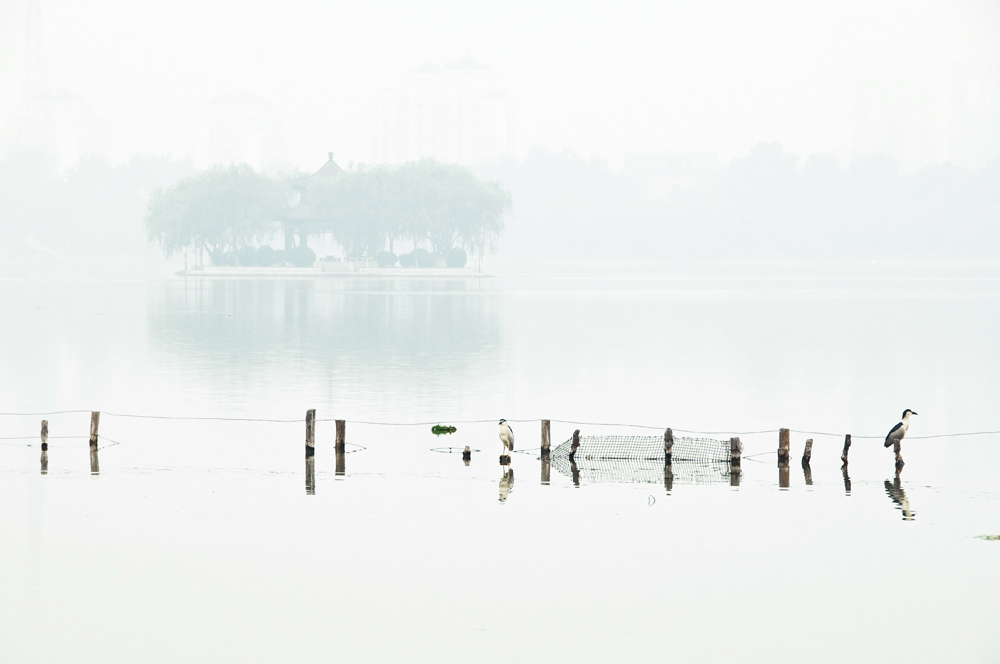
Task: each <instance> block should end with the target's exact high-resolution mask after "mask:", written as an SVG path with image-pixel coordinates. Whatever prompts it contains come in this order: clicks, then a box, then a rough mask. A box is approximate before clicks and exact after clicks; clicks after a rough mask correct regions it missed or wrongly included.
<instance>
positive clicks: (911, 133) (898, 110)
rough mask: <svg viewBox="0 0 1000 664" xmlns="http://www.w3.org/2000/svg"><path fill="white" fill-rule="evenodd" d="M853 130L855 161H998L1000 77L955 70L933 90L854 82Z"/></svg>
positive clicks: (976, 163) (900, 84)
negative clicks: (870, 156) (868, 157)
mask: <svg viewBox="0 0 1000 664" xmlns="http://www.w3.org/2000/svg"><path fill="white" fill-rule="evenodd" d="M853 125H854V145H853V146H852V148H853V149H852V152H853V153H854V154H855V155H863V154H883V155H887V156H890V157H893V158H894V159H896V160H897V161H899V163H900V164H901V165H902V166H903V167H904V168H916V167H919V166H923V165H925V164H931V163H941V162H945V161H950V162H952V163H954V164H956V165H958V166H963V167H973V168H974V167H980V166H983V165H985V164H986V163H987V162H988V161H989V160H990V159H992V158H994V157H996V156H998V155H1000V133H998V126H1000V77H998V76H996V75H991V74H990V73H989V72H986V71H980V70H978V69H977V68H975V67H968V66H961V67H959V66H955V67H952V69H951V70H950V72H949V73H948V76H947V77H946V78H944V79H942V80H941V81H940V83H939V84H937V85H930V84H928V83H927V82H926V81H924V82H919V83H918V82H915V81H900V80H880V79H874V78H859V79H858V80H856V81H855V84H854V118H853Z"/></svg>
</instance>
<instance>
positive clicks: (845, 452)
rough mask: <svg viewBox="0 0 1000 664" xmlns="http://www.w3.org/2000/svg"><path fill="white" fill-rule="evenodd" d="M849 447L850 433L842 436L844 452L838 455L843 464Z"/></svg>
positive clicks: (845, 461)
mask: <svg viewBox="0 0 1000 664" xmlns="http://www.w3.org/2000/svg"><path fill="white" fill-rule="evenodd" d="M850 449H851V434H847V435H846V436H844V452H843V453H842V454H841V455H840V460H841V461H843V462H844V465H845V466H846V465H847V453H848V452H849V451H850ZM845 476H846V473H845ZM848 491H850V489H848Z"/></svg>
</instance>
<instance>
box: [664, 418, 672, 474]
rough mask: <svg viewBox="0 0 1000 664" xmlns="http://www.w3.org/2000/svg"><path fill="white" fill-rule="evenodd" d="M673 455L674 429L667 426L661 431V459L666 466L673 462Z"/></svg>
mask: <svg viewBox="0 0 1000 664" xmlns="http://www.w3.org/2000/svg"><path fill="white" fill-rule="evenodd" d="M673 456H674V430H673V429H671V428H670V427H667V430H666V431H664V432H663V459H664V463H666V464H667V465H668V466H669V465H670V464H672V463H673Z"/></svg>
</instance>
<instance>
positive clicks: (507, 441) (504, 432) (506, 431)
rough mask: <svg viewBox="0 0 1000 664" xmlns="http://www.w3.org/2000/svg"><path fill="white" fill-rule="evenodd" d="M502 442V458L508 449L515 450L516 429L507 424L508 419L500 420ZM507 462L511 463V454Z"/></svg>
mask: <svg viewBox="0 0 1000 664" xmlns="http://www.w3.org/2000/svg"><path fill="white" fill-rule="evenodd" d="M500 442H501V443H503V448H502V449H501V450H500V458H501V460H502V459H503V457H504V456H505V455H506V452H507V450H510V451H511V452H513V451H514V430H513V429H511V428H510V425H509V424H507V420H500ZM501 463H502V461H501ZM507 463H510V457H509V456H508V460H507Z"/></svg>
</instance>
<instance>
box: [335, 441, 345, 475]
mask: <svg viewBox="0 0 1000 664" xmlns="http://www.w3.org/2000/svg"><path fill="white" fill-rule="evenodd" d="M345 456H347V455H346V453H345V450H344V448H343V447H341V446H338V447H337V462H336V467H335V468H334V474H335V475H336V476H337V477H343V476H344V475H345V474H346V472H347V470H346V469H347V462H346V461H345V459H344V457H345Z"/></svg>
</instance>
